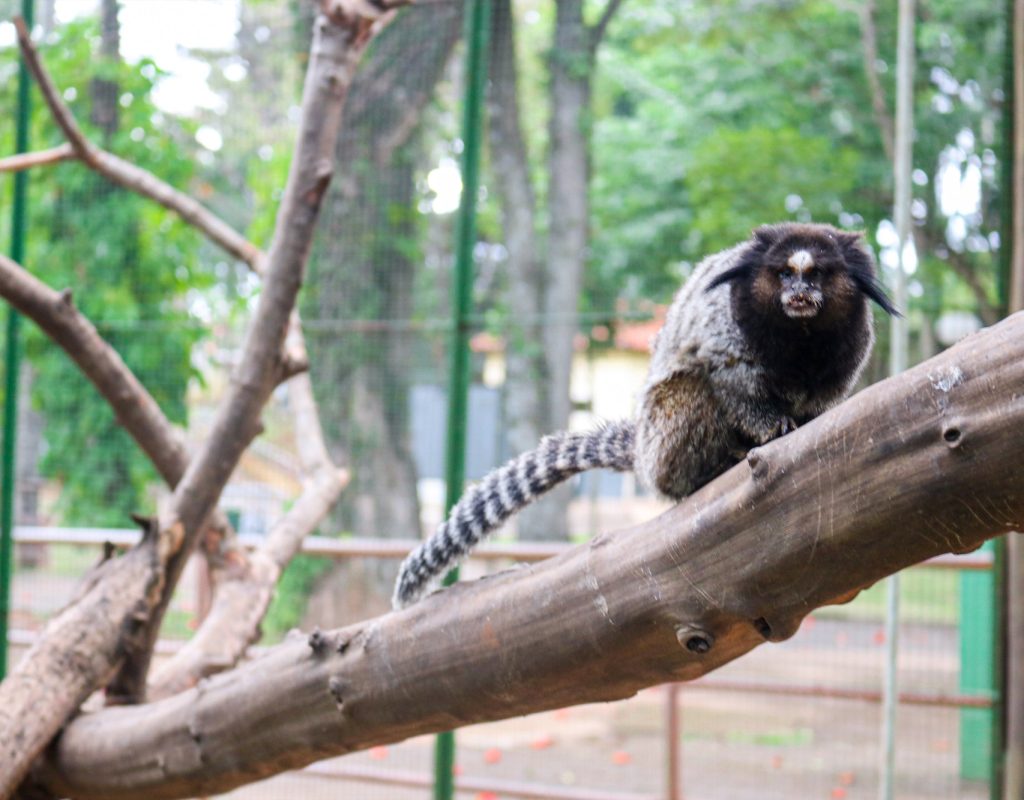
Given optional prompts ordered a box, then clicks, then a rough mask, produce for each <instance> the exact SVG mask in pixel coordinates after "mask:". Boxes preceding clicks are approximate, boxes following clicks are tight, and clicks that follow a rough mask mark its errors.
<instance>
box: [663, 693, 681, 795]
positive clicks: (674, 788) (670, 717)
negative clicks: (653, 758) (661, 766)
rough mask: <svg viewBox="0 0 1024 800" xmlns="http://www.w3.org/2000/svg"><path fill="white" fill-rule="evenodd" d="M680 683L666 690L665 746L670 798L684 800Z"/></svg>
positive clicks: (667, 793)
mask: <svg viewBox="0 0 1024 800" xmlns="http://www.w3.org/2000/svg"><path fill="white" fill-rule="evenodd" d="M679 723H680V714H679V684H678V683H675V682H672V683H670V684H668V686H667V687H666V692H665V728H666V729H667V730H666V731H665V746H666V747H667V748H668V753H667V756H668V758H666V762H667V767H668V791H667V792H666V793H665V794H666V797H667V798H668V800H683V753H682V741H681V739H680V736H679Z"/></svg>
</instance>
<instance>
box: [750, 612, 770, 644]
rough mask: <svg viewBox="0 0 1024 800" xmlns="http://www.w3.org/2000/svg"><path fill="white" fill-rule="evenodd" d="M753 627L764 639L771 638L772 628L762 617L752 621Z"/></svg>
mask: <svg viewBox="0 0 1024 800" xmlns="http://www.w3.org/2000/svg"><path fill="white" fill-rule="evenodd" d="M754 627H755V628H756V629H757V632H758V633H759V634H761V635H762V636H763V637H764V638H765V639H771V638H772V626H771V625H769V624H768V620H766V619H765V618H764V617H758V618H757V619H755V620H754Z"/></svg>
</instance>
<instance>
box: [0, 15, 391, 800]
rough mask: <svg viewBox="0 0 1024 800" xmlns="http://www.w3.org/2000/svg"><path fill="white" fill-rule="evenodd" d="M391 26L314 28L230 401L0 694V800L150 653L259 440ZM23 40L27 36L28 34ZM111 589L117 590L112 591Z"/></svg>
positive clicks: (138, 682)
mask: <svg viewBox="0 0 1024 800" xmlns="http://www.w3.org/2000/svg"><path fill="white" fill-rule="evenodd" d="M353 1H354V0H353ZM389 18H390V14H385V15H382V14H380V13H379V12H373V16H371V17H365V16H361V15H360V14H359V13H356V12H354V11H353V12H350V13H347V14H345V15H343V14H340V13H338V14H335V15H334V16H333V17H332V20H334V22H333V24H332V22H331V21H330V20H328V19H327V18H326V17H324V16H320V17H318V19H317V21H316V25H315V31H314V38H313V46H312V49H311V54H310V61H309V70H308V72H307V76H306V88H305V92H304V95H303V116H302V123H301V126H300V130H299V133H298V141H297V143H296V147H295V156H294V158H293V160H292V166H291V170H290V172H289V177H288V184H287V186H286V189H285V193H284V198H283V200H282V203H281V207H280V209H279V211H278V218H277V226H276V229H275V230H276V233H275V238H274V243H273V246H272V247H271V250H270V253H269V254H268V256H267V269H266V274H265V279H264V288H263V291H262V293H261V294H260V299H259V303H258V305H257V308H256V312H255V314H254V316H253V319H252V320H251V323H250V328H249V332H248V334H247V336H246V342H245V346H244V350H243V356H242V361H241V363H240V365H239V367H238V369H237V371H236V373H235V375H234V376H233V384H232V388H231V390H230V392H229V395H228V398H227V400H226V402H225V403H224V404H223V406H222V407H221V409H220V413H219V414H218V417H217V420H216V422H215V424H214V428H213V431H212V433H211V435H210V437H209V438H208V440H207V441H206V443H205V445H204V447H203V448H202V450H201V451H200V452H199V454H198V455H197V457H196V458H195V459H193V460H192V462H191V463H190V464H189V466H188V468H187V470H186V472H185V474H184V475H183V476H182V479H181V480H180V481H179V483H178V485H177V487H176V488H175V491H174V494H173V495H172V498H171V503H170V507H169V509H168V511H167V513H166V514H165V515H164V517H163V518H162V519H161V521H160V525H159V527H158V528H155V530H154V531H152V532H151V533H150V535H149V536H148V537H147V539H146V540H145V542H144V543H143V545H141V546H140V547H138V548H136V549H134V550H132V551H130V553H129V554H128V555H127V556H125V557H122V558H118V559H114V560H111V561H109V562H106V564H105V565H104V572H105V576H104V578H103V580H101V581H99V582H97V584H96V585H95V587H94V589H93V590H92V591H91V592H90V593H87V594H86V595H85V596H84V597H83V598H82V599H81V600H80V601H79V602H77V603H76V604H74V605H73V606H70V607H69V608H68V609H66V611H65V612H64V613H63V614H62V615H60V616H59V617H58V618H56V619H55V620H54V621H53V623H52V624H51V625H50V626H48V627H47V630H46V631H45V632H44V635H43V637H42V638H41V640H40V642H39V643H38V644H37V645H36V647H35V648H33V650H32V653H31V658H27V659H24V660H23V661H22V662H20V663H19V665H18V666H17V667H16V668H15V670H14V671H13V672H12V673H11V674H10V675H9V676H8V677H7V678H6V680H4V682H3V683H0V798H4V800H6V798H8V797H10V795H11V793H12V792H13V791H14V789H15V788H16V787H17V785H18V783H19V782H20V781H21V778H22V777H23V776H24V774H25V772H26V771H27V769H28V767H29V765H30V764H31V763H32V760H33V759H35V758H36V756H37V755H38V754H39V753H40V751H41V750H42V749H43V747H44V746H45V745H46V743H47V742H48V741H49V740H50V739H51V738H52V736H53V735H54V734H55V733H56V732H57V730H58V729H59V728H60V727H61V726H62V725H63V724H64V723H65V722H66V720H67V718H68V717H69V716H70V715H71V714H72V713H73V712H74V711H75V709H76V708H77V707H78V706H79V704H80V703H81V701H82V700H83V699H84V698H85V697H86V696H88V694H90V693H91V692H92V691H94V690H95V689H96V688H97V687H98V686H100V685H101V684H102V683H103V682H104V681H105V680H107V679H108V677H109V676H110V674H111V672H112V671H113V669H115V668H116V667H118V665H119V664H121V663H122V659H124V658H125V655H126V651H129V652H131V653H133V654H134V653H143V654H148V653H149V652H150V651H151V649H152V640H153V639H154V638H155V631H156V629H157V628H158V627H159V622H160V619H161V618H162V614H163V611H164V609H165V608H166V603H167V600H168V598H169V596H170V591H171V590H172V589H173V587H174V585H175V584H176V582H177V579H178V576H179V575H180V573H181V569H182V567H183V565H184V562H185V559H186V558H187V556H188V554H189V553H190V552H191V550H192V549H193V547H194V545H195V542H196V539H197V537H198V535H199V532H200V530H201V527H202V524H203V522H204V520H205V519H206V517H207V516H208V515H209V514H210V512H211V511H212V510H213V508H214V504H215V502H216V500H217V497H218V496H219V495H220V492H221V491H222V489H223V486H224V483H225V482H226V481H227V479H228V477H229V476H230V474H231V472H232V470H233V469H234V467H235V465H236V463H237V461H238V458H239V456H240V455H241V453H242V451H243V450H244V448H245V447H246V446H247V445H248V443H249V441H250V440H251V438H252V437H253V436H254V435H255V434H256V432H257V431H258V429H259V412H260V409H261V408H262V407H263V405H264V403H265V402H266V400H267V398H268V397H269V395H270V392H271V391H272V390H273V388H274V386H275V385H276V380H277V379H278V377H279V376H280V374H281V363H282V347H283V344H284V338H285V332H286V329H287V327H288V324H289V319H290V316H291V313H292V309H293V307H294V303H295V297H296V295H297V293H298V290H299V286H300V285H301V282H302V274H303V270H304V267H305V262H306V259H307V257H308V253H309V248H310V242H311V240H312V234H313V229H314V226H315V224H316V220H317V216H318V212H319V207H320V201H321V199H322V197H323V193H324V191H325V189H326V187H327V184H328V182H329V180H330V176H331V173H332V170H333V158H332V154H333V151H334V145H335V140H336V138H337V134H338V130H339V126H340V122H341V110H342V106H343V102H344V97H345V93H346V91H347V88H348V86H349V84H350V82H351V79H352V75H353V73H354V72H355V68H356V65H357V63H358V61H359V58H360V56H361V55H362V53H363V51H364V50H365V48H366V46H367V44H368V43H369V41H370V40H371V39H372V38H373V36H374V35H375V34H376V32H377V31H378V30H379V29H380V27H381V25H383V24H385V23H386V21H387V20H388V19H389ZM22 33H23V34H24V33H27V32H26V31H24V26H23V25H22ZM51 88H52V87H51ZM65 122H66V120H65ZM72 144H74V142H72ZM118 585H120V586H121V591H116V592H115V591H113V590H112V589H111V588H110V587H116V586H118ZM86 640H88V642H87V644H88V646H87V647H85V648H83V649H81V650H79V649H78V645H77V643H78V642H85V641H86ZM133 660H134V661H135V665H134V667H133V669H132V670H130V671H128V672H127V673H122V680H121V681H120V682H119V684H118V685H117V686H116V687H113V688H114V689H115V690H116V691H119V692H123V690H125V689H128V690H130V692H131V691H134V692H136V693H141V688H142V687H144V685H145V684H144V682H145V677H146V671H147V669H146V667H147V663H148V662H147V658H146V657H145V655H144V656H143V657H142V658H139V659H133ZM54 684H59V686H55V685H54ZM130 692H129V693H130ZM28 720H31V722H30V723H27V721H28Z"/></svg>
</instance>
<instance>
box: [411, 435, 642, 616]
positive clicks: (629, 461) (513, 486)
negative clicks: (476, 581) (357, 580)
mask: <svg viewBox="0 0 1024 800" xmlns="http://www.w3.org/2000/svg"><path fill="white" fill-rule="evenodd" d="M635 430H636V428H635V425H634V424H633V422H632V421H631V420H623V421H620V422H612V423H609V424H608V425H605V426H603V427H601V428H598V429H597V430H593V431H589V432H587V433H569V432H566V431H563V432H561V433H555V434H552V435H550V436H546V437H544V438H543V439H542V440H541V443H540V445H539V446H538V447H537V448H536V449H535V450H531V451H529V452H528V453H523V454H522V455H520V456H518V457H517V458H514V459H512V460H511V461H509V462H508V463H507V464H505V465H504V466H502V467H498V468H497V469H495V470H493V471H492V472H490V473H489V474H488V475H487V476H486V477H485V478H484V479H483V480H482V481H480V482H479V483H477V484H475V485H474V486H472V487H470V488H469V490H468V491H467V492H466V493H465V494H464V495H463V496H462V499H460V500H459V502H458V503H456V505H455V507H454V508H453V509H452V510H451V513H450V514H449V515H448V519H446V520H445V521H444V522H442V523H441V525H440V526H438V529H437V530H436V531H434V535H433V536H431V537H430V538H429V539H427V540H426V541H425V542H423V543H422V544H421V545H420V546H419V547H417V548H416V549H415V550H413V552H412V553H410V554H409V556H408V558H406V559H405V561H403V562H402V567H401V570H400V571H399V573H398V581H397V582H396V584H395V594H394V596H393V597H392V598H391V604H392V605H393V606H394V607H395V608H396V609H397V608H402V607H404V606H407V605H409V604H411V603H413V602H415V601H416V600H417V599H418V598H419V597H420V596H421V595H422V594H424V593H425V592H426V591H427V589H429V588H430V587H431V585H432V584H433V583H434V581H435V579H437V578H439V577H441V576H443V575H444V574H446V573H447V572H448V570H450V569H451V568H452V567H454V566H455V564H456V563H458V562H459V561H460V560H461V559H462V558H463V557H464V556H465V555H466V554H467V553H469V551H470V550H472V549H473V548H474V547H475V546H476V545H477V543H478V542H479V541H480V540H481V539H482V538H483V537H484V536H486V535H487V534H488V533H490V532H491V531H493V530H494V529H495V528H497V527H498V526H500V525H501V524H502V523H503V522H504V521H505V520H507V519H508V518H509V517H510V516H512V515H513V514H514V513H515V512H517V511H519V509H521V508H523V507H524V506H526V505H528V504H529V503H531V502H533V500H534V499H536V498H537V497H539V496H540V495H542V494H544V493H545V492H547V491H548V490H549V489H553V488H554V487H555V486H557V485H558V484H560V483H561V482H562V481H564V480H567V479H568V478H571V477H572V476H573V475H576V474H577V473H580V472H586V471H587V470H588V469H596V468H598V467H605V468H608V469H614V470H618V471H620V472H624V471H626V470H630V469H632V468H633V440H634V434H635Z"/></svg>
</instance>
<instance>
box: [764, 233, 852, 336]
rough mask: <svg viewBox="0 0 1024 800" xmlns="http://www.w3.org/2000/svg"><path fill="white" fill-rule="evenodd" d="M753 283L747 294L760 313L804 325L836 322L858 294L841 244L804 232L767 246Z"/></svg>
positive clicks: (844, 315) (842, 316) (845, 313)
mask: <svg viewBox="0 0 1024 800" xmlns="http://www.w3.org/2000/svg"><path fill="white" fill-rule="evenodd" d="M753 284H754V285H753V286H752V287H751V289H752V291H751V295H752V298H751V299H752V300H753V301H754V302H755V303H757V304H758V305H759V306H760V307H761V311H762V313H764V314H768V315H772V316H775V315H778V314H781V315H782V316H783V317H785V318H786V319H789V320H793V321H797V322H801V323H805V324H809V323H817V324H824V325H827V324H829V323H833V322H838V321H840V320H841V319H843V318H844V317H846V316H847V315H848V314H849V312H850V304H851V303H852V302H854V301H855V300H856V299H857V295H858V292H857V289H856V287H855V286H854V284H853V281H852V280H851V279H850V277H849V273H848V270H847V267H846V263H845V262H844V260H843V257H842V254H841V252H840V251H839V248H838V247H836V246H835V245H833V244H832V242H830V241H827V240H825V241H821V242H811V241H806V240H803V237H800V238H799V239H797V240H796V241H794V242H786V241H782V242H779V243H778V245H776V246H775V247H772V248H770V249H769V251H768V252H767V253H766V254H765V257H764V261H763V262H762V266H761V268H760V269H759V270H756V271H755V276H754V281H753Z"/></svg>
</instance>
